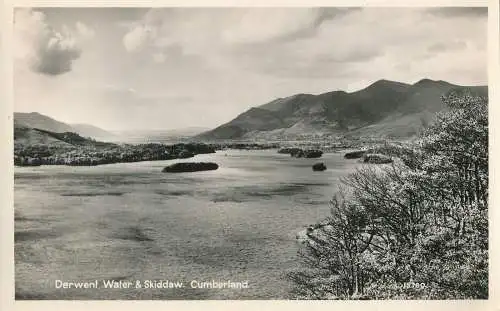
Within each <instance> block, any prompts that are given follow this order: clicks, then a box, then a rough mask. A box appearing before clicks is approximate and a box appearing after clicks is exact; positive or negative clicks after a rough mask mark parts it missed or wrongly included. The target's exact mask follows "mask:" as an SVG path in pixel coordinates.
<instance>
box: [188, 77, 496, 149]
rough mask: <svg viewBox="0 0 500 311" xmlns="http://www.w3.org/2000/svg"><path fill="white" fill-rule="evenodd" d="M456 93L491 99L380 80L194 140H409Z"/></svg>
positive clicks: (294, 102)
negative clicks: (324, 137) (444, 98)
mask: <svg viewBox="0 0 500 311" xmlns="http://www.w3.org/2000/svg"><path fill="white" fill-rule="evenodd" d="M454 88H470V89H472V90H474V91H476V92H480V93H487V86H459V85H456V84H452V83H449V82H446V81H443V80H431V79H427V78H424V79H421V80H419V81H417V82H416V83H414V84H408V83H403V82H397V81H390V80H386V79H381V80H378V81H375V82H374V83H372V84H370V85H368V86H367V87H365V88H363V89H360V90H357V91H353V92H345V91H343V90H335V91H330V92H325V93H321V94H317V95H313V94H307V93H299V94H294V95H291V96H288V97H284V98H276V99H274V100H272V101H270V102H268V103H265V104H263V105H260V106H256V107H252V108H250V109H248V110H246V111H245V112H243V113H241V114H239V115H238V116H237V117H236V118H234V119H233V120H231V121H229V122H227V123H224V124H222V125H220V126H218V127H216V128H214V129H212V130H210V131H207V132H204V133H202V134H200V135H197V136H195V137H194V139H197V140H224V139H229V140H232V139H286V138H287V137H288V138H293V136H294V135H295V136H297V135H299V136H300V135H306V136H307V135H317V134H320V135H321V134H324V135H348V136H349V135H353V136H361V137H362V136H375V137H384V138H388V137H392V138H394V137H402V138H403V137H411V136H413V135H415V134H416V133H418V131H419V130H420V129H421V128H422V127H423V126H425V125H426V124H428V123H429V122H430V121H431V119H432V118H433V116H434V115H435V113H437V112H438V111H441V110H443V109H446V107H445V106H444V104H443V103H442V102H441V96H442V95H444V94H445V93H447V92H449V91H450V90H451V89H454ZM402 121H404V122H406V123H408V128H405V127H404V124H402ZM419 123H421V124H419Z"/></svg>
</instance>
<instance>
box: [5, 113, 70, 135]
mask: <svg viewBox="0 0 500 311" xmlns="http://www.w3.org/2000/svg"><path fill="white" fill-rule="evenodd" d="M14 127H27V128H37V129H41V130H46V131H51V132H56V133H64V132H75V129H73V128H72V127H71V126H70V125H68V124H66V123H63V122H59V121H57V120H55V119H52V118H51V117H48V116H46V115H43V114H40V113H38V112H30V113H22V112H14Z"/></svg>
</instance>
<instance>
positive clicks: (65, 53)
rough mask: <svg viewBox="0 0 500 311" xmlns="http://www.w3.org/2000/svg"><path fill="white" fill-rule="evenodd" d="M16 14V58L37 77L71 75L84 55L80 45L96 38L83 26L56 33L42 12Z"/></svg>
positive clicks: (64, 27)
mask: <svg viewBox="0 0 500 311" xmlns="http://www.w3.org/2000/svg"><path fill="white" fill-rule="evenodd" d="M14 14H15V15H14V40H15V57H16V59H17V60H19V61H21V62H25V64H26V65H27V66H28V67H29V68H30V70H31V71H34V72H37V73H41V74H45V75H50V76H56V75H61V74H64V73H66V72H69V71H71V69H72V65H73V62H74V61H75V60H77V59H78V58H80V56H81V54H82V48H81V41H83V40H86V39H88V38H91V37H93V36H94V31H93V30H92V29H91V28H89V27H88V26H86V25H85V24H84V23H82V22H76V24H75V28H73V29H71V28H69V27H68V26H66V25H63V26H62V27H61V29H60V30H56V29H55V28H53V27H52V26H51V25H49V24H48V23H47V21H46V17H45V14H43V13H42V12H39V11H36V10H31V9H16V10H15V13H14Z"/></svg>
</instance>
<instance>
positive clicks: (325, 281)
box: [290, 89, 488, 299]
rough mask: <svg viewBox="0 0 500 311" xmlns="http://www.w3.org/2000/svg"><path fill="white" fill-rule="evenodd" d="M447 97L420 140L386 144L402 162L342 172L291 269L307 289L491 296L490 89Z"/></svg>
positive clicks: (336, 295) (315, 293)
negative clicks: (298, 264)
mask: <svg viewBox="0 0 500 311" xmlns="http://www.w3.org/2000/svg"><path fill="white" fill-rule="evenodd" d="M443 101H444V102H445V103H446V104H447V106H448V107H449V110H447V111H445V112H442V113H440V114H439V115H438V116H437V118H436V120H435V122H434V123H433V124H432V125H431V126H430V127H429V128H427V129H426V130H425V131H424V132H423V134H422V135H421V136H420V137H419V139H418V140H417V141H416V142H413V143H410V144H398V145H388V144H386V145H384V146H380V147H379V151H383V152H384V153H386V154H390V155H392V156H394V157H397V161H395V163H394V164H392V165H388V166H381V167H373V166H372V167H370V166H368V167H363V168H361V169H358V170H357V171H356V172H354V173H352V174H350V175H349V176H348V177H347V178H345V179H344V180H343V181H342V182H343V184H344V187H343V188H342V189H341V190H340V191H339V193H338V194H337V195H336V197H335V198H334V199H333V200H332V215H331V217H329V218H328V219H327V220H325V221H324V222H322V223H321V224H318V225H315V226H313V227H312V228H310V229H309V231H308V233H307V239H306V241H305V242H304V244H303V246H302V248H301V250H300V254H301V255H302V258H303V262H304V264H305V267H306V268H304V269H300V270H298V271H294V272H292V273H290V277H291V279H292V280H293V281H294V283H295V284H296V286H295V294H296V295H297V296H298V297H301V298H314V299H415V298H427V299H438V298H439V299H451V298H454V299H456V298H487V297H488V215H487V209H488V190H487V189H488V119H487V118H488V114H487V111H488V110H487V105H488V99H487V98H486V97H482V96H480V95H478V94H474V93H472V92H471V91H470V90H467V89H465V90H464V89H460V90H453V91H451V92H450V93H449V94H447V95H446V96H445V97H443ZM408 284H410V286H408ZM415 285H421V286H415Z"/></svg>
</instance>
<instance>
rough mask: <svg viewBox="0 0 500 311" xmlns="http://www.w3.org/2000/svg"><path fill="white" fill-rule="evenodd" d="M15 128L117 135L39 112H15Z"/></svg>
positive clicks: (85, 134)
mask: <svg viewBox="0 0 500 311" xmlns="http://www.w3.org/2000/svg"><path fill="white" fill-rule="evenodd" d="M14 127H15V128H20V127H24V128H31V129H40V130H44V131H49V132H54V133H64V132H72V133H77V134H79V135H81V136H84V137H91V138H94V139H101V140H106V139H110V138H113V137H114V136H115V135H114V134H112V133H110V132H108V131H105V130H103V129H101V128H98V127H96V126H93V125H89V124H71V125H70V124H66V123H63V122H60V121H57V120H55V119H53V118H51V117H48V116H46V115H43V114H41V113H38V112H30V113H22V112H14Z"/></svg>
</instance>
